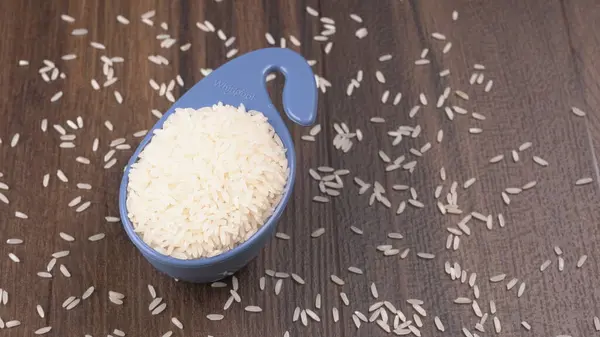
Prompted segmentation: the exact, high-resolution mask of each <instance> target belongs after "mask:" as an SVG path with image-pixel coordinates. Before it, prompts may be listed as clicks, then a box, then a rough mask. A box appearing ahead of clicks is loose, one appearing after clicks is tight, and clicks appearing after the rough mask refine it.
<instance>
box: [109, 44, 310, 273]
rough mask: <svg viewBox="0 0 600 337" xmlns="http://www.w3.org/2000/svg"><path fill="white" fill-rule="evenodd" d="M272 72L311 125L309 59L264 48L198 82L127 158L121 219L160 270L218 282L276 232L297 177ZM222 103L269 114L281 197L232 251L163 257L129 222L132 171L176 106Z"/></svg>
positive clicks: (296, 116)
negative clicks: (279, 149)
mask: <svg viewBox="0 0 600 337" xmlns="http://www.w3.org/2000/svg"><path fill="white" fill-rule="evenodd" d="M273 70H278V71H279V72H281V73H283V74H284V75H285V78H286V83H285V87H284V90H283V104H284V110H285V112H286V114H287V116H288V117H289V118H290V119H291V120H292V121H294V122H295V123H297V124H300V125H304V126H308V125H311V124H312V123H314V121H315V119H316V109H317V88H316V85H315V79H314V75H313V72H312V70H311V68H310V66H309V65H308V63H307V62H306V60H305V59H304V58H303V57H302V56H301V55H299V54H297V53H296V52H294V51H292V50H290V49H282V48H266V49H260V50H256V51H253V52H250V53H247V54H244V55H242V56H240V57H238V58H236V59H233V60H231V61H229V62H228V63H226V64H225V65H223V66H221V67H220V68H218V69H216V70H215V71H213V72H212V73H211V74H210V75H209V76H207V77H205V78H204V79H203V80H202V81H200V82H198V83H196V85H194V87H192V88H191V89H190V90H189V91H188V92H187V93H186V94H185V95H183V96H182V97H181V98H180V99H179V100H178V101H177V102H175V103H174V104H173V106H172V107H171V108H170V109H169V110H168V111H167V112H166V113H165V114H164V115H163V117H162V118H161V119H160V120H159V121H158V122H157V123H156V124H155V125H154V126H153V127H152V129H151V130H150V131H149V132H148V134H147V135H146V137H145V138H144V139H143V140H142V142H141V144H140V145H139V146H138V148H137V149H136V150H135V152H134V153H133V155H132V157H131V159H130V160H129V162H128V164H127V167H126V168H125V172H124V174H123V179H122V181H121V186H120V190H119V211H120V215H121V222H122V224H123V228H125V232H126V233H127V235H128V236H129V239H130V240H131V241H132V242H133V244H134V245H135V246H136V247H137V249H138V250H139V251H140V252H141V253H142V255H143V256H144V257H145V258H146V260H148V261H149V262H150V263H151V264H152V265H153V266H154V267H155V268H156V269H158V270H159V271H161V272H163V273H165V274H167V275H169V276H171V277H174V278H176V279H179V280H183V281H189V282H197V283H207V282H213V281H217V280H219V279H222V278H224V277H227V276H229V275H232V274H233V273H235V272H236V271H237V270H239V269H240V268H242V267H244V266H245V265H246V264H248V262H250V261H251V260H252V259H253V258H255V257H256V256H257V255H258V254H259V253H260V250H261V249H262V248H263V247H264V246H265V245H266V243H267V241H269V239H271V237H272V236H273V234H274V233H275V227H276V224H277V221H278V220H279V218H280V217H281V214H282V213H283V211H284V209H285V207H286V205H287V203H288V201H289V199H290V196H291V194H292V190H293V186H294V179H295V177H296V153H295V151H294V143H293V141H292V137H291V135H290V132H289V130H288V129H287V127H286V125H285V123H284V121H283V119H282V118H281V116H280V115H279V113H278V112H277V110H276V109H275V107H274V106H273V104H272V102H271V100H270V98H269V94H268V92H267V89H266V86H265V85H266V82H265V78H266V76H267V75H268V73H270V72H272V71H273ZM219 102H222V103H223V104H229V105H233V106H239V105H240V104H244V106H245V107H246V109H247V110H257V111H260V112H262V113H263V114H264V115H265V116H267V118H268V119H269V122H270V123H271V125H272V126H273V128H274V130H275V132H276V133H277V134H278V135H279V137H280V138H281V141H282V142H283V144H284V146H285V148H286V149H287V153H286V157H287V160H288V165H289V178H288V181H287V185H286V187H285V190H284V192H283V197H282V198H281V201H280V202H279V204H278V205H277V207H276V208H275V211H274V212H273V215H271V217H270V218H269V219H268V220H267V221H266V223H265V224H264V225H263V226H262V227H261V228H260V229H259V230H258V231H257V232H256V233H255V234H254V235H253V236H252V237H251V238H250V239H248V240H247V241H246V242H244V243H242V244H241V245H239V246H237V247H235V248H234V249H232V250H230V251H227V252H225V253H223V254H220V255H217V256H214V257H209V258H201V259H193V260H181V259H176V258H173V257H170V256H166V255H163V254H161V253H158V252H157V251H155V250H154V249H152V248H151V247H150V246H148V245H147V244H146V243H145V242H144V241H143V240H142V238H141V237H140V236H139V235H138V234H137V233H136V232H135V230H134V228H133V225H132V223H131V221H130V220H129V217H128V215H127V213H128V212H127V203H126V200H127V184H128V175H129V170H130V168H131V165H132V164H133V163H135V162H136V161H137V158H138V156H139V154H140V152H141V151H142V150H143V149H144V147H145V146H146V144H148V143H149V142H150V140H151V139H152V135H153V133H154V132H153V131H154V130H155V129H160V128H162V125H163V123H164V121H165V120H166V119H167V118H168V117H169V115H171V114H172V113H173V112H174V111H175V109H176V108H193V109H199V108H201V107H206V106H212V105H214V104H217V103H219Z"/></svg>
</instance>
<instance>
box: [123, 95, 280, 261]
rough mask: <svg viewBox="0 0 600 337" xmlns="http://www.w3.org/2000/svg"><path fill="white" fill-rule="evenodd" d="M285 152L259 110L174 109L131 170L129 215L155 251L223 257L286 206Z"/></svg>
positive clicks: (186, 256)
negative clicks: (282, 204)
mask: <svg viewBox="0 0 600 337" xmlns="http://www.w3.org/2000/svg"><path fill="white" fill-rule="evenodd" d="M288 174H289V168H288V162H287V159H286V157H285V148H284V147H283V144H282V142H281V139H279V136H277V134H276V133H275V131H274V130H273V127H272V126H271V125H270V124H269V123H268V121H267V118H266V117H265V116H264V115H263V114H262V113H260V112H258V111H246V110H245V108H244V107H243V106H241V107H240V108H236V107H233V106H229V105H222V104H218V105H214V106H212V107H205V108H201V109H198V110H194V109H176V111H175V112H174V113H173V114H172V115H170V116H169V117H168V118H167V120H166V121H165V123H164V125H163V127H162V129H157V130H155V131H154V135H153V136H152V140H151V141H150V142H149V143H148V144H147V145H146V147H145V148H144V150H143V151H142V152H141V153H140V155H139V158H138V161H137V162H136V163H134V164H133V165H132V166H131V170H130V171H129V176H128V177H129V184H128V186H127V210H128V216H129V219H130V220H131V222H132V224H133V227H134V229H135V231H136V232H137V233H138V235H140V237H141V238H142V239H143V240H144V242H146V243H147V244H148V245H149V246H150V247H152V248H153V249H155V250H156V251H158V252H160V253H162V254H164V255H170V256H172V257H175V258H179V259H195V258H202V257H210V256H215V255H219V254H221V253H223V252H226V251H228V250H231V249H232V248H234V247H236V246H237V245H239V244H241V243H243V242H244V241H246V240H248V238H250V237H251V236H252V235H253V234H254V233H256V231H257V230H258V229H259V228H260V227H261V226H262V225H263V224H264V223H265V221H266V220H267V218H268V217H269V216H271V214H272V213H273V210H274V208H275V207H276V206H277V204H278V203H279V201H280V200H281V196H282V194H283V191H284V188H285V185H286V182H287V179H288Z"/></svg>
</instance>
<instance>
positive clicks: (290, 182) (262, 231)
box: [119, 115, 296, 268]
mask: <svg viewBox="0 0 600 337" xmlns="http://www.w3.org/2000/svg"><path fill="white" fill-rule="evenodd" d="M164 117H165V118H163V120H162V121H164V120H165V119H166V117H167V116H166V115H165V116H164ZM159 122H160V121H159ZM159 122H158V123H156V124H155V126H154V127H153V128H152V129H150V130H149V131H148V133H147V134H146V136H145V137H144V139H143V140H142V141H141V142H140V144H139V145H138V147H137V149H136V150H135V152H134V153H133V154H132V155H131V158H130V159H129V161H128V162H127V166H126V167H125V169H124V171H123V177H122V179H121V185H120V187H119V215H120V218H121V224H122V226H123V228H124V229H125V232H126V233H127V236H128V237H129V240H131V242H132V243H133V244H134V246H135V247H136V248H137V249H138V250H139V251H140V252H141V253H142V255H144V256H145V257H146V258H147V259H150V260H152V261H154V262H158V263H160V264H163V265H169V266H172V267H177V268H199V267H206V266H211V265H217V264H220V263H223V262H226V261H228V260H231V259H233V258H234V257H236V256H238V255H240V254H244V253H245V252H246V251H247V250H248V249H250V248H251V247H252V246H255V245H256V244H257V243H258V241H259V240H260V239H261V238H262V237H264V236H265V235H267V234H268V233H269V232H270V230H271V227H273V226H275V225H276V224H277V221H278V219H279V218H280V217H281V214H282V213H283V211H284V210H285V207H286V206H287V203H288V201H289V199H290V197H291V195H292V192H293V189H294V182H295V179H296V151H295V149H294V141H293V139H292V136H291V134H290V131H289V129H288V128H287V126H286V125H285V123H284V124H283V128H281V130H276V129H275V128H273V130H274V131H275V133H276V134H277V135H278V136H279V138H280V139H281V142H282V144H283V146H284V148H285V150H286V157H288V169H289V174H288V179H287V182H286V185H285V187H284V190H283V194H282V196H281V200H280V201H279V203H278V204H277V206H276V207H275V209H274V210H273V213H272V214H271V215H270V216H269V218H267V220H266V221H265V223H264V224H263V225H262V226H261V227H260V228H259V229H258V230H257V231H256V233H254V234H253V235H252V236H251V237H250V238H249V239H248V240H246V241H244V242H242V243H241V244H239V245H238V246H236V247H234V248H233V249H230V250H228V251H226V252H224V253H221V254H219V255H215V256H211V257H203V258H197V259H188V260H182V259H178V258H175V257H172V256H169V255H164V254H162V253H159V252H158V251H156V250H155V249H153V248H152V247H150V246H149V245H148V244H147V243H146V242H145V241H144V240H143V239H142V238H141V237H140V236H139V235H138V234H137V233H136V232H135V229H134V227H133V224H132V223H131V221H130V220H129V216H128V212H127V186H128V183H129V171H130V169H131V165H132V164H134V163H135V162H136V161H137V159H138V158H139V154H140V153H141V151H142V150H143V149H144V148H145V147H146V145H148V143H149V142H150V140H151V139H152V136H153V132H154V130H155V129H158V128H161V127H162V124H163V123H159ZM271 125H272V124H271ZM282 136H283V137H282ZM288 154H289V156H288ZM261 248H262V247H261Z"/></svg>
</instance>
